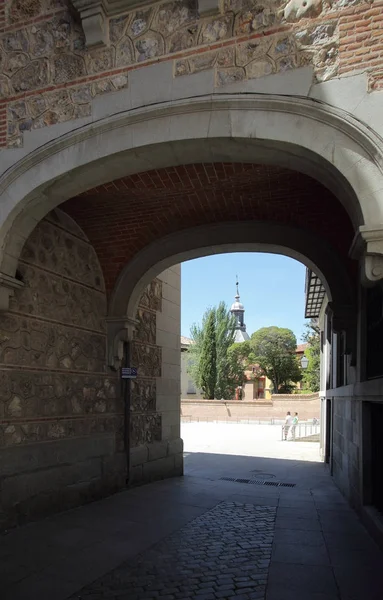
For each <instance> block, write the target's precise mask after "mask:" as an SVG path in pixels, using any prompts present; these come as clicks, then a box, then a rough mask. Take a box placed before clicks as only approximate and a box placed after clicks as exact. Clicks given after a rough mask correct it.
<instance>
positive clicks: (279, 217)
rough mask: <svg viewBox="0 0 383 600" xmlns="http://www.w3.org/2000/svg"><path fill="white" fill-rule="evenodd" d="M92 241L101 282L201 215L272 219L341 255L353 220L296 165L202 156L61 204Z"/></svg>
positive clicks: (203, 219) (202, 219)
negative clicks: (308, 234)
mask: <svg viewBox="0 0 383 600" xmlns="http://www.w3.org/2000/svg"><path fill="white" fill-rule="evenodd" d="M62 208H63V210H65V211H67V212H68V213H69V214H70V215H72V217H73V218H74V219H75V220H76V222H78V223H79V224H80V225H81V227H82V228H83V230H84V231H85V232H86V234H87V236H88V237H89V239H90V240H91V242H92V244H93V246H94V248H95V249H96V252H97V255H98V258H99V260H100V264H101V266H102V269H103V272H104V277H105V284H106V288H107V290H108V292H109V291H111V290H112V289H113V286H114V282H115V280H116V278H117V277H118V274H119V272H120V270H121V269H122V268H123V267H124V266H125V264H126V263H127V262H128V261H129V260H130V259H131V258H132V257H133V256H134V255H135V254H136V253H137V252H138V251H139V250H141V249H142V248H144V247H145V246H146V245H147V244H149V243H150V242H153V241H155V240H157V239H159V238H161V237H162V236H164V235H166V234H170V233H172V232H175V231H179V230H181V229H186V228H189V227H193V226H198V225H204V224H207V223H219V222H225V221H257V220H264V221H274V222H275V221H276V222H282V223H291V224H294V225H295V226H298V227H303V228H305V229H306V230H309V231H312V232H313V233H315V234H317V235H321V236H323V239H324V240H326V241H327V242H328V243H329V244H330V245H331V246H333V248H334V251H337V252H338V253H339V255H340V256H343V257H344V260H345V262H346V263H347V265H348V267H349V268H350V269H352V268H353V267H354V265H351V261H350V260H349V259H348V258H347V256H348V249H349V247H350V245H351V242H352V239H353V228H352V225H351V222H350V220H349V217H348V215H347V213H346V211H345V210H344V209H343V207H342V206H341V204H340V203H339V201H338V200H337V199H336V198H335V197H334V196H333V195H332V194H331V193H330V192H329V191H328V190H327V189H326V188H324V187H323V186H322V185H321V184H320V183H319V182H317V181H315V180H313V179H311V178H310V177H307V176H305V175H302V174H300V173H297V172H294V171H289V170H287V169H281V168H277V167H269V166H264V165H252V164H241V163H235V164H228V163H227V164H226V163H225V164H224V163H215V164H200V165H198V164H197V165H186V166H181V167H174V168H168V169H160V170H157V171H149V172H145V173H139V174H137V175H132V176H130V177H126V178H124V179H120V180H116V181H113V182H111V183H109V184H107V185H103V186H100V187H97V188H95V189H93V190H89V191H88V192H86V193H85V194H82V195H80V196H77V197H76V198H73V199H72V200H69V201H68V202H66V203H65V204H63V205H62Z"/></svg>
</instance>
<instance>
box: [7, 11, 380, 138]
mask: <svg viewBox="0 0 383 600" xmlns="http://www.w3.org/2000/svg"><path fill="white" fill-rule="evenodd" d="M220 6H221V13H220V14H217V15H215V16H208V17H200V15H199V14H198V3H197V0H180V1H179V2H153V4H152V5H150V6H148V7H145V8H144V9H142V10H133V11H129V12H126V13H123V14H121V15H116V16H114V17H113V18H111V19H110V20H108V21H107V23H106V27H107V28H108V29H109V40H110V41H109V43H108V44H107V45H105V46H104V47H101V48H98V49H91V50H89V49H87V47H86V40H85V36H84V32H83V29H82V25H81V20H80V19H79V16H78V15H76V13H75V12H74V11H73V7H72V6H71V3H70V1H69V0H49V2H48V0H41V1H39V2H37V1H36V2H20V1H17V0H6V1H5V2H4V0H0V48H1V60H0V70H1V75H0V107H1V108H3V107H6V109H7V120H8V124H7V146H8V147H19V146H21V145H22V144H23V133H24V132H25V131H30V130H33V129H38V128H41V127H47V126H50V125H52V124H54V123H57V122H64V121H70V120H74V119H77V118H79V117H84V116H90V115H91V113H92V100H93V99H94V98H95V97H97V96H98V95H100V94H107V93H110V92H113V91H116V90H120V89H123V88H126V87H127V86H128V83H129V72H130V71H131V70H132V69H136V68H138V67H144V66H146V65H152V64H156V63H158V62H159V61H169V62H170V63H171V64H172V66H173V71H174V76H175V77H187V76H188V75H189V74H192V73H196V72H198V71H203V70H206V69H214V72H215V84H216V86H217V87H220V86H222V85H225V84H230V83H235V82H238V81H243V80H246V79H254V78H257V77H264V76H268V75H271V74H274V73H280V72H286V71H289V70H291V69H296V68H299V67H302V66H307V65H310V66H312V67H313V82H315V81H324V80H328V79H331V78H333V77H337V76H339V75H341V76H342V75H346V74H347V75H348V74H349V73H350V72H353V71H356V72H357V71H360V70H361V69H362V70H364V71H366V72H367V73H368V74H369V76H370V81H371V85H370V90H373V89H379V88H380V85H381V83H380V81H381V71H382V68H383V63H382V56H381V52H380V44H381V31H380V30H381V28H380V23H381V20H380V19H381V13H382V7H383V3H382V2H381V1H375V2H373V4H372V3H371V2H370V1H369V2H365V1H363V0H350V1H349V2H348V1H347V0H334V1H333V2H325V1H324V0H323V1H322V0H316V1H312V0H310V1H308V2H305V3H294V2H293V0H282V2H278V1H277V0H272V1H270V2H268V3H267V4H261V3H259V2H256V1H252V0H225V1H224V2H222V3H221V5H220ZM4 8H5V10H4ZM297 9H299V10H297ZM379 73H380V75H379ZM2 137H3V136H2ZM0 145H2V146H4V140H2V139H1V137H0Z"/></svg>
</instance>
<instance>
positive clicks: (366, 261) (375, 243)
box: [350, 225, 383, 287]
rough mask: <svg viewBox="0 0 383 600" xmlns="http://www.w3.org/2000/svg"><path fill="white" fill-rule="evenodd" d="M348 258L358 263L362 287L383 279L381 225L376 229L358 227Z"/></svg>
mask: <svg viewBox="0 0 383 600" xmlns="http://www.w3.org/2000/svg"><path fill="white" fill-rule="evenodd" d="M350 256H351V257H352V258H356V259H359V261H360V265H361V280H362V284H363V285H365V286H367V287H369V286H372V285H374V283H376V282H377V281H380V280H381V279H383V225H382V226H381V227H379V228H376V229H370V228H368V227H366V226H364V225H363V226H362V227H360V228H359V231H358V233H357V234H356V236H355V238H354V241H353V244H352V246H351V250H350Z"/></svg>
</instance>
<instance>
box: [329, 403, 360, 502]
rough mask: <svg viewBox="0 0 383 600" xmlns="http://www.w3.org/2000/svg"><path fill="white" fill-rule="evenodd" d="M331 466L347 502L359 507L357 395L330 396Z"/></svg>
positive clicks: (358, 415) (358, 406)
mask: <svg viewBox="0 0 383 600" xmlns="http://www.w3.org/2000/svg"><path fill="white" fill-rule="evenodd" d="M332 402H333V447H332V470H333V475H334V479H335V482H336V484H337V485H338V487H339V488H340V489H341V491H342V492H343V494H344V495H345V496H346V497H347V499H348V500H349V502H350V503H351V504H352V505H353V506H354V507H355V508H360V506H361V503H362V497H361V491H362V490H361V485H360V469H361V465H360V450H361V448H360V445H361V443H362V427H361V425H362V424H361V401H360V399H358V398H357V397H355V396H354V397H351V396H350V397H340V398H333V399H332Z"/></svg>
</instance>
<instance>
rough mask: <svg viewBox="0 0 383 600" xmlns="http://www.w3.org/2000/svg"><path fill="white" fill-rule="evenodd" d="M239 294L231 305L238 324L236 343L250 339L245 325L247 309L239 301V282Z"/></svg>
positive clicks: (237, 284) (231, 310)
mask: <svg viewBox="0 0 383 600" xmlns="http://www.w3.org/2000/svg"><path fill="white" fill-rule="evenodd" d="M236 286H237V293H236V295H235V302H233V304H232V305H231V308H230V312H231V314H232V315H234V316H235V318H236V321H237V324H236V328H235V343H238V344H239V343H240V342H246V341H247V340H249V339H250V336H249V334H248V333H247V331H246V325H245V307H244V306H243V304H242V303H241V302H240V301H239V300H240V298H239V289H238V287H239V283H238V281H237V283H236Z"/></svg>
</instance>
